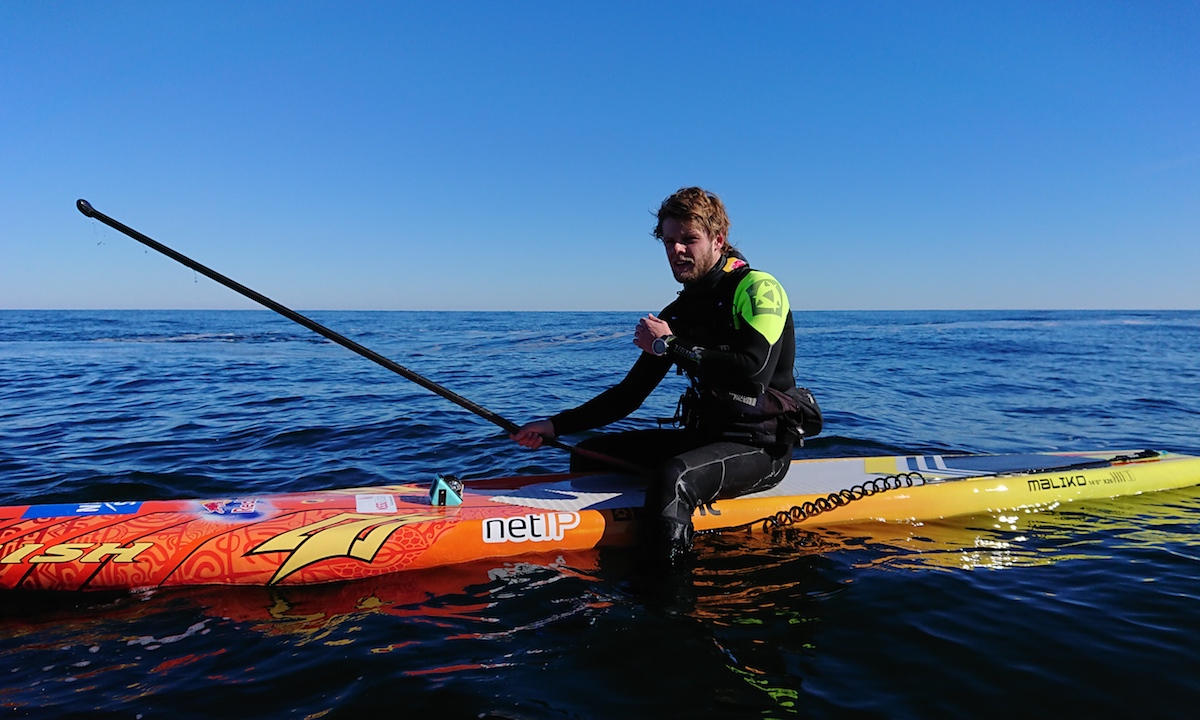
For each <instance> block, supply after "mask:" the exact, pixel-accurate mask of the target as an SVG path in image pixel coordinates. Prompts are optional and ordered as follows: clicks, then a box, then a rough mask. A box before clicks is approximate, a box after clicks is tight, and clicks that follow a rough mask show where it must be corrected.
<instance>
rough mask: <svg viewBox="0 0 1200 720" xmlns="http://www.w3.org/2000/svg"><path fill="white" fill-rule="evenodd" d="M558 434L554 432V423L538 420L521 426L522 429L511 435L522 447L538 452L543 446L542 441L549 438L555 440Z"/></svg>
mask: <svg viewBox="0 0 1200 720" xmlns="http://www.w3.org/2000/svg"><path fill="white" fill-rule="evenodd" d="M555 435H556V433H555V432H554V423H552V422H550V421H549V420H537V421H535V422H531V423H527V424H525V425H522V426H521V429H519V430H517V432H516V433H514V434H512V435H509V437H510V438H512V439H513V440H514V441H516V443H517V444H518V445H520V446H521V447H527V448H529V449H530V450H537V449H538V448H540V447H541V446H542V441H544V440H545V439H547V438H550V439H553V438H554V437H555Z"/></svg>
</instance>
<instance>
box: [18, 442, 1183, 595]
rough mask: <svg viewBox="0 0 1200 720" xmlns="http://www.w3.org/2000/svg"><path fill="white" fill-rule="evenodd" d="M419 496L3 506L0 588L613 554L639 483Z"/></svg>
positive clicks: (705, 523)
mask: <svg viewBox="0 0 1200 720" xmlns="http://www.w3.org/2000/svg"><path fill="white" fill-rule="evenodd" d="M1196 484H1200V457H1192V456H1188V455H1180V454H1173V453H1155V452H1142V451H1123V452H1114V451H1106V452H1081V453H1047V454H1026V455H961V456H942V455H931V456H891V457H866V458H832V459H826V458H821V459H806V460H795V461H793V462H792V466H791V468H790V469H789V471H788V473H787V475H786V476H785V477H784V479H783V480H782V481H781V482H780V483H779V484H778V485H777V486H776V487H774V488H772V489H771V490H768V491H765V492H762V493H757V494H754V495H749V496H745V497H741V498H734V499H728V500H718V501H717V502H714V503H712V504H711V505H707V506H704V507H701V508H699V509H698V510H697V512H696V515H695V517H694V521H695V525H696V529H697V530H701V531H703V530H719V529H726V528H735V527H749V528H751V529H757V528H765V527H767V526H769V525H772V524H774V525H780V524H800V525H808V526H820V525H837V524H846V523H865V522H889V523H904V522H918V521H924V520H936V519H940V518H944V517H952V516H957V515H970V514H978V513H989V512H1005V511H1013V510H1018V509H1022V508H1036V507H1046V506H1052V505H1054V504H1055V503H1062V502H1069V501H1075V500H1087V499H1099V498H1111V497H1116V496H1120V495H1131V494H1138V493H1142V492H1149V491H1155V490H1166V489H1171V488H1179V487H1186V486H1190V485H1196ZM428 490H429V483H428V481H422V482H410V483H400V484H395V485H388V486H381V487H372V488H351V489H343V490H327V491H318V492H307V493H292V494H281V495H247V496H242V497H224V498H209V499H197V500H148V501H139V502H109V503H104V502H98V503H67V504H55V505H19V506H10V507H2V508H0V589H27V590H112V589H131V590H133V589H150V588H161V587H178V586H191V585H222V584H223V585H258V586H267V585H308V584H317V583H328V582H337V581H343V580H353V579H360V578H367V577H374V576H379V575H385V574H390V573H396V572H402V571H405V570H415V569H422V568H433V567H440V566H445V565H453V564H458V563H464V562H470V561H474V560H481V559H487V558H512V557H516V556H520V555H527V554H531V553H556V552H566V551H574V550H588V549H591V548H595V547H600V546H605V545H626V544H631V543H632V542H634V540H635V538H636V524H637V518H638V516H639V513H638V509H639V508H640V507H641V505H642V501H643V490H642V482H641V481H640V480H639V479H637V478H634V477H630V476H624V475H612V474H584V475H538V476H519V477H507V478H495V479H487V480H477V481H469V482H468V483H467V487H466V491H465V493H464V498H463V503H462V504H461V505H457V506H448V507H441V506H435V505H433V504H431V502H430V499H429V495H428ZM830 496H833V497H832V498H831V497H830ZM767 518H774V521H773V523H772V521H768V520H766V519H767Z"/></svg>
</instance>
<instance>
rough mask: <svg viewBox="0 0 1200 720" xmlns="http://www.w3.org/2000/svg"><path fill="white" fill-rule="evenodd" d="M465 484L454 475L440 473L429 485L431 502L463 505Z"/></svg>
mask: <svg viewBox="0 0 1200 720" xmlns="http://www.w3.org/2000/svg"><path fill="white" fill-rule="evenodd" d="M462 496H463V484H462V481H461V480H459V479H458V478H456V477H454V476H453V475H445V476H442V475H438V476H437V479H436V480H434V481H433V484H432V485H430V486H429V504H430V505H440V506H442V507H446V506H448V505H462Z"/></svg>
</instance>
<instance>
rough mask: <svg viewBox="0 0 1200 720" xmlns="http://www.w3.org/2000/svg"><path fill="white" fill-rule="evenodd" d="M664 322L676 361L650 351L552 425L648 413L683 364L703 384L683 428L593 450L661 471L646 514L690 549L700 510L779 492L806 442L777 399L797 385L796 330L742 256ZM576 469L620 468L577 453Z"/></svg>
mask: <svg viewBox="0 0 1200 720" xmlns="http://www.w3.org/2000/svg"><path fill="white" fill-rule="evenodd" d="M660 317H661V318H662V319H663V320H665V321H666V322H667V324H668V325H670V327H671V331H672V332H673V333H674V338H673V340H671V341H670V343H669V348H668V350H667V352H666V354H664V355H661V356H656V355H652V354H650V353H646V352H643V353H642V354H641V356H640V357H639V358H638V360H637V362H636V363H634V366H633V368H632V369H631V370H630V371H629V373H628V374H627V375H626V376H625V379H624V380H622V381H621V382H620V383H618V384H617V385H616V386H614V387H612V388H610V389H608V390H606V391H605V392H603V393H601V394H600V395H598V396H596V397H595V398H593V399H592V400H589V401H588V402H586V403H584V404H583V405H581V406H579V407H577V408H575V409H573V410H568V411H566V412H563V413H560V414H558V415H555V416H554V417H552V418H551V421H552V422H553V424H554V428H555V431H556V432H557V433H558V434H559V435H568V434H571V433H575V432H579V431H581V430H587V429H591V428H595V427H600V426H602V425H607V424H608V423H611V422H614V421H616V420H619V419H621V418H623V417H625V416H627V415H629V414H630V413H632V412H633V411H634V410H636V409H637V408H638V407H639V406H640V405H641V404H642V402H643V401H644V400H645V399H646V397H647V396H648V395H649V394H650V392H651V391H652V390H654V388H655V387H656V386H657V385H658V384H659V382H661V381H662V379H663V377H664V376H665V375H666V374H667V371H668V370H670V368H671V366H672V365H673V364H677V365H678V366H679V367H680V368H682V369H683V371H684V372H686V373H687V374H688V376H689V377H690V378H691V381H692V387H691V389H689V391H688V394H687V395H686V396H685V400H686V401H685V402H684V403H683V404H684V406H685V408H684V409H685V412H684V414H683V427H681V428H679V429H659V430H635V431H630V432H623V433H615V434H612V435H603V436H599V437H596V438H592V439H590V440H587V441H586V442H584V443H582V444H581V447H586V448H587V449H590V450H594V451H596V452H599V453H602V454H604V455H609V456H612V457H617V458H621V459H623V460H628V461H630V462H633V463H635V464H638V465H641V466H643V467H647V468H650V469H651V470H652V471H653V473H654V475H653V477H652V478H651V482H650V485H649V486H648V487H647V492H646V509H647V511H648V513H650V514H651V516H652V517H660V518H662V521H663V523H662V528H663V530H662V531H663V532H664V533H665V534H666V535H667V540H668V543H669V545H670V546H671V547H673V548H674V549H675V550H680V549H683V548H686V547H687V546H690V543H691V535H692V524H691V517H692V513H693V512H694V511H695V509H696V508H697V507H699V506H700V505H705V504H708V503H711V502H713V501H714V500H716V499H718V498H722V497H736V496H738V495H744V494H746V493H749V492H754V491H757V490H764V489H767V488H770V487H772V486H774V485H775V484H776V483H778V482H779V480H780V479H781V478H782V477H783V474H784V473H785V472H786V471H787V468H788V465H789V462H790V460H791V451H792V443H793V441H794V436H793V435H792V434H790V433H789V432H788V431H787V430H786V428H784V427H782V426H781V424H780V423H779V422H778V421H777V418H776V415H777V413H776V412H774V411H773V410H772V407H773V406H772V405H771V402H770V400H771V395H772V392H771V389H773V390H775V391H781V392H782V391H786V390H788V389H790V388H794V387H795V379H794V377H793V375H792V372H793V371H792V366H793V362H794V359H795V347H796V344H795V331H794V328H793V325H792V314H791V308H790V306H789V304H788V300H787V295H786V294H785V293H784V291H783V288H782V287H781V286H780V285H779V283H778V282H776V280H775V279H774V278H773V277H771V276H770V275H768V274H767V273H763V272H759V271H755V270H751V268H750V267H749V265H747V264H746V262H745V260H744V258H742V257H741V256H740V255H737V254H734V255H732V256H728V257H725V258H722V260H721V262H719V263H718V264H717V266H716V267H714V268H713V269H712V271H710V272H709V273H708V274H707V275H706V276H705V277H703V278H701V279H700V280H698V281H697V282H694V283H690V284H688V285H686V286H685V287H684V289H683V290H682V291H681V292H680V293H679V297H678V298H677V299H676V300H675V301H674V302H673V303H671V304H670V305H668V306H667V307H666V308H665V309H664V310H663V311H662V313H661V314H660ZM571 469H572V470H574V471H586V470H602V469H609V468H607V467H603V466H601V465H598V464H595V463H594V461H589V460H587V459H586V458H582V457H580V456H578V455H576V456H573V458H572V462H571Z"/></svg>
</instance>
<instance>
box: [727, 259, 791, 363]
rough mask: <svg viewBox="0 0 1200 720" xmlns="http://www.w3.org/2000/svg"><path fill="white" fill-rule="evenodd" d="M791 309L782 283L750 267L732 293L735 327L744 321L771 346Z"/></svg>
mask: <svg viewBox="0 0 1200 720" xmlns="http://www.w3.org/2000/svg"><path fill="white" fill-rule="evenodd" d="M791 311H792V308H791V305H790V304H788V298H787V293H785V292H784V291H783V286H782V285H780V284H779V281H778V280H776V279H775V278H773V277H771V275H770V274H769V273H765V272H761V271H759V270H751V271H750V272H749V273H747V274H746V277H744V278H742V281H741V282H740V283H738V286H737V289H736V290H734V292H733V326H734V327H735V328H740V327H741V326H742V323H745V324H747V325H749V326H750V327H752V328H754V329H755V330H757V331H758V333H759V334H760V335H762V336H763V337H765V338H766V339H767V342H769V343H771V344H772V345H774V344H775V342H776V341H778V340H779V336H780V335H782V334H783V326H784V323H785V322H786V321H787V316H788V313H790V312H791Z"/></svg>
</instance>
